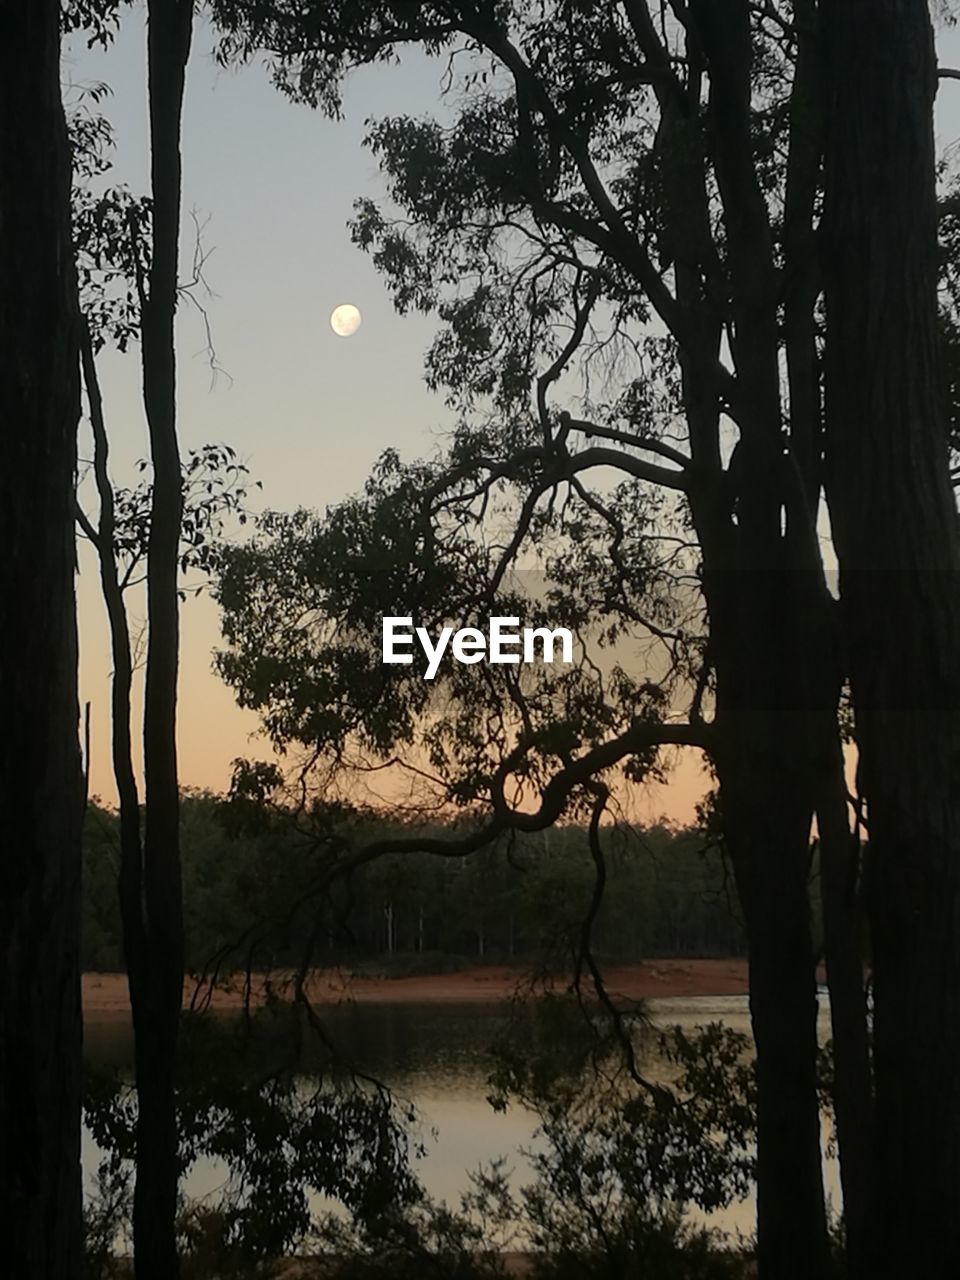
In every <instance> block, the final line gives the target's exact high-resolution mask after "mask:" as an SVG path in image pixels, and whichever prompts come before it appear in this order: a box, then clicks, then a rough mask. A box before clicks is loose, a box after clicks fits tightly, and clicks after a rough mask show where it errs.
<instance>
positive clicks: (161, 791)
mask: <svg viewBox="0 0 960 1280" xmlns="http://www.w3.org/2000/svg"><path fill="white" fill-rule="evenodd" d="M121 7H122V5H121V3H120V2H119V0H77V3H74V4H72V5H69V6H68V7H67V21H68V22H69V23H70V24H71V25H72V26H77V27H83V28H85V29H86V30H87V31H88V33H89V38H90V39H91V41H94V40H98V41H100V42H101V43H108V42H109V40H110V39H111V38H112V35H113V33H114V32H115V30H116V28H117V25H118V22H119V12H120V9H121ZM193 15H194V6H193V2H192V0H149V3H148V5H147V81H148V85H147V91H148V108H149V121H150V188H151V189H150V199H149V202H142V201H133V200H129V199H121V200H118V199H117V198H116V196H115V195H114V197H113V198H112V199H107V200H106V201H102V202H99V203H97V204H96V205H95V207H94V208H93V210H91V209H90V208H89V207H88V208H87V209H86V210H85V209H84V207H83V205H82V204H81V208H80V210H79V217H78V229H79V230H81V231H83V230H84V229H86V231H87V232H88V233H89V234H90V235H91V236H92V237H94V238H96V237H99V238H100V239H101V241H102V240H103V239H104V238H106V239H109V238H110V235H111V233H115V235H116V236H118V237H119V240H120V243H119V245H118V244H116V243H114V244H113V246H112V247H111V250H110V251H111V252H112V253H113V254H114V256H115V257H117V258H118V259H119V260H120V261H121V263H122V265H123V267H124V268H125V270H126V273H127V275H128V276H130V277H132V282H133V292H132V293H131V294H130V295H129V296H128V297H126V298H124V297H123V296H121V298H120V300H119V302H118V301H117V300H116V299H112V300H111V299H110V298H109V297H106V298H105V297H104V296H103V295H99V296H98V295H97V294H96V291H94V304H95V305H94V309H93V314H92V315H90V316H88V317H87V321H86V324H85V330H84V337H83V347H82V354H83V366H84V374H85V379H86V384H87V390H88V395H89V398H90V410H91V421H92V423H93V427H94V437H95V454H96V463H95V471H96V477H97V481H98V486H99V488H100V495H101V504H102V505H101V519H100V527H99V529H98V530H94V529H93V528H92V526H91V525H90V524H89V523H88V525H87V532H88V535H89V534H93V535H94V540H95V541H96V542H97V544H98V549H99V550H100V564H101V582H102V586H103V590H104V596H105V600H106V604H107V612H108V618H109V621H110V629H111V643H112V649H113V654H114V659H115V663H116V670H115V679H114V685H113V693H112V698H113V707H112V711H113V716H112V719H113V759H114V769H115V773H116V776H117V785H118V790H119V794H120V802H121V813H122V823H121V832H122V835H121V863H120V876H119V890H120V906H121V916H122V920H123V932H124V956H125V960H126V966H127V975H128V981H129V987H130V1002H131V1007H132V1011H133V1025H134V1038H135V1072H136V1081H137V1099H138V1113H137V1176H136V1186H135V1192H134V1212H133V1236H134V1255H135V1267H136V1274H137V1276H138V1277H139V1280H144V1278H146V1280H150V1278H151V1277H156V1278H157V1280H160V1277H163V1278H164V1280H169V1278H170V1277H176V1275H177V1273H178V1261H177V1243H176V1224H175V1218H176V1208H177V1181H178V1173H179V1165H178V1158H177V1146H178V1143H177V1120H176V1103H175V1067H176V1051H177V1033H178V1026H179V1020H180V1010H181V1003H182V995H183V904H182V893H181V878H180V852H179V788H178V780H177V746H176V709H177V670H178V663H179V618H178V610H179V598H178V588H179V582H178V572H179V564H180V552H181V545H180V542H181V526H182V516H183V475H182V469H181V460H180V451H179V444H178V439H177V427H176V354H175V347H174V321H175V314H176V308H177V299H178V286H179V251H180V211H181V162H180V132H181V115H182V106H183V93H184V84H185V77H186V65H187V60H188V57H189V52H190V43H191V35H192V28H193ZM91 212H92V213H93V216H92V218H91V217H87V218H86V220H85V218H84V214H85V213H87V214H90V213H91ZM98 212H99V213H104V214H106V215H107V216H106V217H105V219H100V220H98V217H97V214H98ZM147 222H148V223H149V245H147V244H146V242H145V238H144V229H145V225H146V223H147ZM87 283H88V284H89V283H90V280H89V279H88V280H87ZM104 325H105V326H106V327H107V328H108V329H109V328H111V327H112V328H113V330H114V334H115V336H116V335H117V333H119V335H120V338H121V341H122V343H123V344H125V343H126V342H127V341H128V340H129V339H130V337H132V336H133V334H134V333H135V332H137V333H139V338H140V347H141V355H142V368H143V403H144V408H145V411H146V417H147V425H148V430H149V438H150V455H151V463H152V467H153V482H152V485H151V486H150V488H149V490H148V502H149V510H146V509H143V510H141V512H140V513H139V514H140V515H141V517H142V522H141V525H140V527H139V528H134V529H133V530H132V532H133V535H134V537H135V538H136V536H139V534H141V533H143V534H145V536H146V594H147V653H146V683H145V697H144V715H143V746H144V781H145V807H144V825H143V834H142V839H141V832H140V818H139V804H138V796H137V788H136V781H135V777H134V773H133V768H132V762H131V758H130V705H129V694H130V683H131V677H132V663H131V655H130V642H129V634H128V630H127V625H126V617H125V613H124V610H123V605H122V599H121V597H120V590H121V589H120V585H119V583H118V581H117V576H116V554H117V550H118V547H117V544H116V535H117V519H116V512H115V510H114V507H113V497H112V493H111V491H110V484H109V479H108V477H107V470H106V466H107V451H106V434H105V428H104V425H103V407H102V404H101V398H100V392H99V387H98V386H97V382H96V370H95V366H94V352H95V342H96V337H95V335H97V334H99V333H100V332H101V328H102V326H104ZM130 532H131V530H130V529H129V528H128V529H127V533H128V534H129V533H130ZM127 550H128V551H129V550H130V548H129V547H128V548H127Z"/></svg>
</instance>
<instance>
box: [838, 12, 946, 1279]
mask: <svg viewBox="0 0 960 1280" xmlns="http://www.w3.org/2000/svg"><path fill="white" fill-rule="evenodd" d="M823 23H824V29H823V36H824V38H823V67H824V88H825V122H826V124H825V128H826V153H825V154H826V167H825V179H824V182H825V204H824V219H823V244H824V267H825V296H826V310H827V347H826V388H827V464H828V475H827V496H828V501H829V504H830V514H831V524H832V528H833V535H834V540H835V543H836V547H837V553H838V558H839V562H840V586H841V599H842V606H843V615H844V620H845V627H846V637H847V643H848V647H849V661H850V669H851V680H852V687H853V696H854V707H855V714H856V726H857V740H858V745H859V750H860V777H861V789H862V791H863V794H864V796H865V798H866V801H867V811H868V823H869V852H868V858H869V863H868V871H867V875H868V888H867V908H868V913H869V919H870V927H871V940H872V950H873V963H874V984H875V985H874V992H875V1019H874V1077H875V1085H876V1159H875V1172H876V1182H877V1188H876V1203H875V1205H874V1216H873V1223H872V1238H873V1239H874V1240H875V1241H876V1246H877V1253H876V1255H875V1259H876V1260H875V1267H876V1268H878V1270H876V1272H875V1273H876V1274H881V1270H880V1269H881V1268H882V1274H884V1275H897V1276H906V1275H917V1276H921V1275H922V1276H930V1277H943V1276H947V1275H955V1274H957V1272H958V1269H960V787H958V777H960V662H958V654H960V538H958V530H957V513H956V507H955V503H954V498H953V495H952V492H951V489H950V484H949V476H948V468H947V455H946V444H945V435H944V428H943V424H942V422H941V420H940V399H941V393H940V372H939V366H938V353H937V337H936V329H937V258H938V255H937V240H936V191H935V163H934V141H933V121H932V107H933V99H934V94H935V91H936V64H935V55H934V48H933V38H932V32H931V27H930V20H929V14H928V12H927V5H926V3H925V0H870V3H866V0H833V2H832V3H831V4H829V5H826V6H824V9H823Z"/></svg>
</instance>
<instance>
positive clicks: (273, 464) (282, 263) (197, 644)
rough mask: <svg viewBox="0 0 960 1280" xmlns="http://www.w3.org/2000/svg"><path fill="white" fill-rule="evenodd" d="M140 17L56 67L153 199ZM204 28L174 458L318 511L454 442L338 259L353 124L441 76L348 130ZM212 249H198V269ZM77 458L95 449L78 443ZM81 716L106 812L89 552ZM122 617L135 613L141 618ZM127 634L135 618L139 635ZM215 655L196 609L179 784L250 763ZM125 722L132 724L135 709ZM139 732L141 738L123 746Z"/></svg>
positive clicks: (403, 107) (412, 328)
mask: <svg viewBox="0 0 960 1280" xmlns="http://www.w3.org/2000/svg"><path fill="white" fill-rule="evenodd" d="M144 45H145V41H144V14H143V10H142V7H137V8H135V9H133V10H131V11H129V12H127V13H126V15H125V18H124V23H123V28H122V30H121V33H120V36H119V38H118V40H117V42H116V43H115V45H114V46H113V47H112V48H111V49H109V50H108V51H106V52H102V51H99V50H97V51H88V50H87V49H85V48H84V46H83V43H82V41H77V40H74V41H72V42H71V43H70V45H68V47H67V49H66V51H65V54H66V56H65V63H64V74H65V79H66V82H67V94H68V97H69V94H70V85H74V86H81V85H83V84H88V83H89V82H91V81H105V82H106V83H108V84H109V85H110V86H111V88H112V90H113V96H112V98H110V99H109V100H108V101H107V103H106V104H105V107H104V109H105V110H106V112H107V114H108V115H109V117H110V119H111V120H112V122H113V125H114V128H115V134H116V142H117V148H116V153H115V169H114V174H113V179H114V180H116V181H122V182H125V183H126V184H127V185H129V186H130V187H131V189H132V190H134V191H135V192H144V191H146V188H147V172H148V147H147V125H146V109H145V106H146V104H145V87H144V77H145V72H144V57H145V48H144ZM211 45H212V40H211V37H210V33H209V31H208V30H207V29H206V28H205V27H204V26H202V25H201V26H200V27H199V28H198V30H197V33H196V37H195V42H194V52H193V56H192V58H191V62H190V67H189V71H188V85H187V95H186V106H185V119H184V141H183V158H184V191H183V204H184V214H185V217H184V267H183V273H182V274H183V275H184V277H186V276H188V275H189V263H190V259H191V257H192V252H193V235H194V233H193V222H192V220H191V218H190V213H191V211H194V210H195V211H196V214H197V216H198V218H199V219H200V220H201V221H204V220H206V219H209V221H208V222H207V225H206V228H205V231H204V243H205V248H206V250H207V251H208V252H210V256H209V259H208V261H207V264H206V277H207V280H208V282H209V284H210V287H211V288H212V290H213V291H214V293H215V295H216V296H215V297H213V298H210V299H207V301H206V306H207V309H208V312H209V318H210V323H211V326H212V330H213V335H214V341H215V345H216V351H217V358H218V361H219V364H220V366H221V367H222V368H223V369H224V370H225V372H226V374H228V375H229V378H228V377H225V376H220V377H218V378H217V379H216V381H215V382H212V379H211V371H210V367H209V364H208V361H207V357H206V354H205V350H204V348H205V335H204V329H203V325H202V322H201V320H200V317H199V316H198V315H196V314H194V313H193V312H192V311H191V309H190V308H189V307H183V308H182V310H181V314H180V317H179V320H178V352H179V361H180V363H179V412H180V435H181V441H182V445H183V448H184V450H186V449H189V448H191V447H195V446H197V445H200V444H202V443H205V442H208V441H224V442H227V443H229V444H230V445H232V446H233V447H234V448H235V449H236V450H237V452H238V454H239V455H240V456H241V458H242V459H243V460H244V461H245V462H246V463H247V464H248V466H249V467H250V470H251V473H252V476H253V478H255V479H258V480H260V481H262V483H263V494H262V499H261V497H260V496H259V495H257V502H258V503H259V502H261V501H262V504H263V505H265V506H269V507H274V508H277V509H290V508H293V507H296V506H299V505H304V506H310V507H319V508H322V507H323V506H325V505H326V504H327V503H330V502H333V501H336V500H337V499H339V498H341V497H343V496H344V495H346V494H348V493H350V492H352V491H354V490H355V489H357V488H358V487H359V486H360V485H361V484H362V482H363V480H364V479H365V477H366V475H367V474H368V472H369V470H370V467H371V464H372V463H373V462H374V460H375V459H376V457H377V456H378V455H379V454H380V453H381V451H382V450H383V449H384V448H386V447H387V446H395V447H397V448H398V449H399V450H400V451H401V452H402V453H403V454H404V455H405V456H415V455H417V454H421V453H424V452H427V451H429V450H430V449H431V447H432V446H433V444H434V443H435V442H436V441H437V439H438V438H439V437H441V436H442V434H443V433H444V431H445V430H446V429H447V428H448V427H449V425H450V416H449V414H448V412H447V410H446V408H445V406H444V405H443V403H442V401H441V400H440V399H439V398H437V397H436V396H433V395H432V394H431V393H430V392H428V391H427V389H426V387H425V386H424V383H423V378H422V360H423V353H424V350H425V348H426V346H427V345H428V343H429V341H430V339H431V336H432V333H433V329H434V327H433V322H432V321H431V320H430V319H428V318H424V317H422V316H416V315H413V316H406V317H401V316H398V315H397V314H396V313H395V312H394V310H393V307H392V304H391V302H390V299H389V297H388V296H387V293H386V290H385V288H384V285H383V284H382V282H381V280H380V279H379V277H378V276H377V274H376V272H375V271H374V269H373V266H372V265H371V262H370V260H369V258H368V257H367V256H366V255H365V254H363V253H361V252H360V251H359V250H358V249H356V248H354V246H353V245H352V244H351V242H350V236H349V232H348V230H347V227H346V222H347V220H348V218H349V217H350V215H351V209H352V205H353V202H354V200H355V199H356V197H357V196H360V195H370V196H372V197H374V198H380V197H381V196H382V193H383V184H382V180H381V178H380V176H379V173H378V171H377V166H376V162H375V160H374V158H373V157H372V156H371V154H370V153H369V152H368V151H366V150H365V149H364V148H363V147H362V146H361V141H362V138H363V135H364V132H365V130H364V121H365V119H366V118H367V117H370V116H373V117H376V116H381V115H384V114H401V113H409V114H415V115H417V114H424V113H437V112H439V113H441V114H442V113H443V112H444V110H445V108H444V104H443V101H442V98H441V94H440V76H441V73H442V69H443V67H442V64H441V63H440V62H431V61H429V60H427V59H426V58H424V57H423V56H422V55H421V54H419V53H418V52H416V51H413V50H409V51H406V52H404V54H403V56H402V61H401V63H400V65H399V66H385V65H379V66H376V67H370V68H364V69H362V70H360V71H358V72H355V73H354V74H353V75H352V76H351V77H350V79H349V80H348V82H347V83H346V85H345V88H344V117H345V118H344V119H343V120H341V121H339V122H333V121H329V120H326V119H324V118H323V117H322V116H320V115H319V114H317V113H314V112H311V111H309V110H308V109H306V108H303V107H296V106H293V105H291V104H290V103H288V102H287V101H286V100H285V99H284V98H283V97H282V96H281V95H280V94H279V93H278V92H277V91H276V90H275V89H274V88H273V86H272V85H271V84H270V82H269V79H268V76H267V74H266V72H265V71H264V69H263V68H262V67H261V66H251V67H248V68H244V69H242V70H239V71H235V70H231V71H223V70H221V69H220V68H218V67H217V66H216V65H215V64H214V62H213V59H212V56H211ZM940 45H941V48H940V61H941V63H942V64H944V65H953V66H956V65H960V37H958V34H957V31H956V30H950V31H945V32H942V33H941V40H940ZM938 134H939V142H940V145H941V147H944V148H946V147H948V146H951V145H953V144H954V143H955V141H956V140H957V138H958V136H960V83H956V82H953V81H948V82H946V83H945V84H944V86H943V88H942V91H941V94H940V99H939V102H938ZM211 251H212V252H211ZM341 302H352V303H354V304H356V305H357V306H358V307H359V308H360V310H361V311H362V313H363V326H362V328H361V329H360V331H359V333H358V334H356V335H355V336H354V337H352V338H349V339H343V338H338V337H337V336H335V335H334V334H333V332H332V331H331V329H330V324H329V316H330V312H331V311H332V310H333V308H334V307H335V306H336V305H337V304H338V303H341ZM101 379H102V383H103V389H104V397H105V410H106V416H107V426H108V430H109V432H110V438H111V455H112V473H113V478H114V481H115V483H117V484H125V483H131V482H132V481H133V479H134V472H133V464H134V463H135V462H136V460H137V459H139V458H142V457H146V456H147V454H148V446H147V438H146V426H145V422H144V417H143V409H142V404H141V399H140V366H139V352H138V351H137V350H136V349H132V350H131V351H130V352H129V353H128V354H127V355H126V356H119V355H105V356H104V357H103V359H102V364H101ZM80 448H81V455H82V456H89V452H90V446H89V443H88V438H87V436H86V433H85V432H84V433H83V434H82V435H81V446H80ZM78 596H79V611H80V627H81V669H80V680H81V699H82V701H84V702H87V701H89V702H90V704H91V718H92V747H91V762H90V790H91V794H95V795H99V796H101V797H102V798H103V799H104V800H106V801H107V802H109V803H113V802H114V798H115V788H114V784H113V777H112V772H111V769H110V763H109V682H110V672H111V663H110V657H109V644H108V637H107V631H106V626H105V623H104V616H103V605H102V602H101V599H100V595H99V586H98V583H97V577H96V570H95V565H94V563H93V560H92V557H91V556H90V555H89V549H87V548H84V549H83V552H82V554H81V559H80V577H79V584H78ZM132 603H133V604H134V612H135V611H136V608H137V607H140V606H139V605H138V604H137V603H136V602H132ZM134 623H135V625H136V619H134ZM218 639H219V632H218V621H217V611H216V608H215V606H214V605H213V604H212V602H211V601H210V600H208V599H206V598H203V597H201V598H200V599H196V600H194V599H190V600H189V601H188V603H187V604H186V605H185V606H184V608H183V611H182V655H181V682H180V732H179V741H180V762H181V763H180V773H181V780H182V782H183V783H184V784H185V785H190V786H199V787H209V788H213V789H216V790H219V789H222V788H224V787H225V786H226V784H227V781H228V778H229V773H230V761H231V760H232V759H233V758H234V757H235V756H238V755H257V754H258V753H259V752H262V751H263V750H264V749H263V748H260V749H259V752H258V748H257V747H256V746H255V745H254V744H252V743H251V741H250V736H251V735H252V734H253V733H255V731H256V729H257V722H256V717H254V716H253V715H251V714H250V713H245V712H242V711H241V710H239V709H238V708H237V707H236V705H235V704H234V701H233V698H232V695H231V693H230V692H229V690H227V689H226V688H225V687H224V686H223V685H222V684H221V682H220V681H219V679H218V678H217V677H216V676H215V675H214V674H213V672H212V670H211V652H212V650H213V648H214V647H215V646H216V644H217V642H218ZM137 714H139V709H138V711H137ZM138 736H139V734H138V733H137V732H135V737H138ZM703 787H704V775H703V773H702V771H701V769H700V766H699V764H698V762H697V760H696V759H695V757H694V756H693V754H691V755H690V756H689V757H688V758H687V759H686V760H684V762H683V763H682V765H681V767H680V768H679V770H678V771H677V773H676V774H675V775H674V779H673V785H672V786H671V787H670V788H669V790H668V791H667V790H664V789H657V788H651V791H650V794H649V797H648V799H647V802H646V804H645V806H644V808H645V810H646V813H647V815H649V816H655V815H657V814H660V813H667V814H669V815H670V816H672V817H674V818H676V819H678V820H681V821H686V820H688V819H689V818H691V817H692V810H693V804H694V802H695V799H696V798H697V796H698V795H699V794H700V793H701V792H702V790H703Z"/></svg>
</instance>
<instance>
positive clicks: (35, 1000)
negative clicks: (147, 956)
mask: <svg viewBox="0 0 960 1280" xmlns="http://www.w3.org/2000/svg"><path fill="white" fill-rule="evenodd" d="M59 22H60V8H59V5H58V4H57V3H56V2H55V0H37V3H35V4H29V5H23V4H18V3H15V2H14V0H4V2H3V3H2V4H0V347H2V351H3V356H2V358H0V430H2V433H3V465H2V466H0V537H2V539H3V557H2V564H0V599H2V601H3V616H4V624H3V625H4V636H3V654H2V658H0V714H2V716H3V721H4V726H5V728H4V733H3V740H2V745H0V779H2V781H0V787H2V792H3V799H4V804H5V808H6V813H7V820H6V822H5V824H4V832H3V837H2V840H0V875H2V880H3V888H2V892H0V1222H2V1224H3V1231H2V1234H3V1251H4V1257H3V1266H4V1269H5V1270H6V1271H7V1272H8V1273H9V1274H10V1275H17V1276H30V1277H37V1280H70V1278H72V1277H74V1276H77V1275H79V1273H80V1270H81V1266H82V1241H81V1181H80V1041H81V1023H80V982H79V963H78V955H79V939H78V929H79V901H80V823H81V820H82V812H83V786H82V778H81V771H80V753H79V745H78V738H77V639H76V619H75V606H74V589H73V573H74V546H73V482H74V481H73V477H74V468H75V462H76V428H77V419H78V414H79V387H78V379H77V367H76V366H77V358H76V357H77V332H76V295H75V281H74V274H73V268H72V253H71V248H70V155H69V148H68V143H67V134H66V128H65V123H64V113H63V107H62V103H61V97H60V30H59Z"/></svg>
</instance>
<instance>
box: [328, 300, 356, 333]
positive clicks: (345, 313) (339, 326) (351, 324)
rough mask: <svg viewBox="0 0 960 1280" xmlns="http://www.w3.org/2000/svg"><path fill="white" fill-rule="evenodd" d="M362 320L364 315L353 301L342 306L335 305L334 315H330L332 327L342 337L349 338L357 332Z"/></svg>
mask: <svg viewBox="0 0 960 1280" xmlns="http://www.w3.org/2000/svg"><path fill="white" fill-rule="evenodd" d="M362 321H363V317H362V316H361V314H360V312H359V310H358V309H357V308H356V307H355V306H354V305H353V303H351V302H345V303H344V304H343V305H342V306H340V307H334V309H333V315H331V317H330V328H331V329H332V330H333V332H334V333H337V334H339V335H340V337H341V338H349V337H350V335H351V334H354V333H356V332H357V330H358V329H359V328H360V325H361V323H362Z"/></svg>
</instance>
